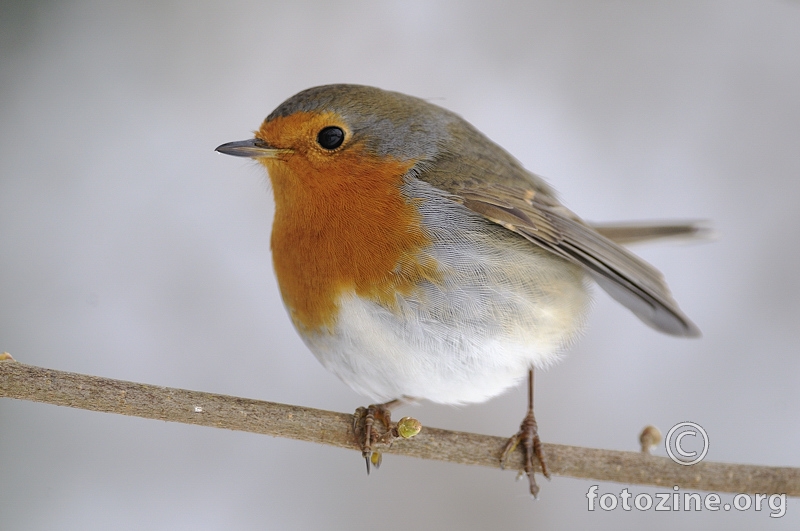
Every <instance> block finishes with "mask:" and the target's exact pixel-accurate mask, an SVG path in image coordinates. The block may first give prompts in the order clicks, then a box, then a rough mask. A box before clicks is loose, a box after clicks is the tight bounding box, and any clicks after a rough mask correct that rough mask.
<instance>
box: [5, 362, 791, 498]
mask: <svg viewBox="0 0 800 531" xmlns="http://www.w3.org/2000/svg"><path fill="white" fill-rule="evenodd" d="M0 397H8V398H17V399H21V400H32V401H36V402H44V403H48V404H55V405H59V406H69V407H74V408H80V409H88V410H92V411H102V412H106V413H117V414H121V415H131V416H135V417H143V418H151V419H158V420H166V421H172V422H182V423H185V424H197V425H200V426H209V427H214V428H227V429H230V430H239V431H248V432H253V433H263V434H265V435H272V436H274V437H287V438H290V439H299V440H302V441H310V442H316V443H321V444H329V445H332V446H338V447H340V448H349V449H353V450H357V449H358V445H357V444H356V440H355V436H354V434H353V416H352V415H348V414H344V413H334V412H331V411H323V410H319V409H312V408H305V407H299V406H291V405H286V404H277V403H274V402H263V401H260V400H251V399H247V398H237V397H232V396H226V395H217V394H212V393H202V392H198V391H187V390H184V389H174V388H170V387H158V386H154V385H146V384H139V383H133V382H125V381H121V380H112V379H109V378H99V377H96V376H87V375H83V374H75V373H70V372H63V371H56V370H51V369H44V368H41V367H33V366H30V365H24V364H22V363H18V362H15V361H11V360H9V361H0ZM505 442H506V439H504V438H502V437H492V436H488V435H477V434H473V433H462V432H456V431H449V430H440V429H436V428H428V427H425V428H423V429H422V432H421V433H420V434H419V435H417V436H416V437H415V438H413V439H409V440H403V439H399V440H397V441H395V443H394V444H393V445H392V446H391V447H389V448H382V449H381V451H383V452H385V453H390V454H399V455H407V456H412V457H419V458H422V459H437V460H440V461H450V462H452V463H463V464H468V465H482V466H488V467H493V468H498V467H499V463H500V461H499V458H500V453H501V451H502V449H503V446H504V444H505ZM543 446H544V454H545V456H546V457H547V465H548V468H549V469H550V472H551V473H552V474H555V475H560V476H570V477H574V478H585V479H593V480H597V481H614V482H617V483H625V484H637V485H655V486H661V487H670V488H671V487H672V486H674V485H677V486H678V487H680V488H682V489H692V490H703V491H713V492H731V493H751V494H752V493H764V494H786V495H788V496H800V468H790V467H766V466H753V465H736V464H728V463H710V462H702V463H698V464H696V465H693V466H680V465H677V464H675V463H673V462H672V461H671V460H669V459H667V458H664V457H654V456H650V455H646V454H643V453H636V452H619V451H613V450H596V449H590V448H578V447H575V446H564V445H557V444H544V445H543ZM508 466H509V467H511V468H520V467H521V466H522V458H521V454H520V452H515V453H514V455H512V456H510V457H509V463H508Z"/></svg>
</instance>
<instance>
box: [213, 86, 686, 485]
mask: <svg viewBox="0 0 800 531" xmlns="http://www.w3.org/2000/svg"><path fill="white" fill-rule="evenodd" d="M216 151H218V152H220V153H223V154H227V155H234V156H239V157H248V158H251V159H255V160H256V161H258V162H259V163H260V164H261V165H263V166H264V167H265V168H266V170H267V173H268V175H269V180H270V183H271V187H272V191H273V195H274V201H275V214H274V221H273V225H272V236H271V250H272V260H273V266H274V271H275V275H276V277H277V281H278V285H279V288H280V293H281V297H282V299H283V303H284V305H285V307H286V309H287V311H288V314H289V317H290V319H291V321H292V323H293V325H294V327H295V328H296V330H297V332H298V333H299V335H300V336H301V337H302V339H303V341H304V342H305V344H306V345H307V346H308V348H309V349H310V350H311V352H312V353H313V354H314V355H315V356H316V357H317V359H318V360H319V361H320V362H321V363H322V365H323V366H324V367H325V368H327V369H328V370H330V371H331V372H333V373H334V374H335V375H336V376H338V377H339V378H340V379H341V380H342V381H343V382H344V383H346V384H347V385H349V386H350V387H351V388H352V389H353V390H354V391H356V392H357V393H359V394H362V395H365V396H366V397H368V398H369V399H370V400H372V401H374V403H373V404H372V405H370V406H369V407H367V408H359V410H357V412H356V417H355V418H356V422H355V427H354V430H355V431H356V432H357V436H358V438H359V439H358V441H359V445H360V446H361V449H362V455H363V457H364V458H365V460H366V462H367V472H369V467H370V462H372V463H373V465H375V466H377V465H379V464H380V453H379V452H377V451H373V446H375V445H376V444H377V443H378V442H380V441H386V440H391V437H392V432H391V426H392V424H391V419H390V412H391V410H392V409H393V408H394V407H396V406H397V405H399V404H401V403H403V402H406V401H412V400H428V401H431V402H435V403H440V404H469V403H478V402H484V401H486V400H488V399H490V398H492V397H495V396H497V395H499V394H501V393H503V392H504V391H506V390H507V389H509V388H511V387H513V386H515V385H517V384H518V383H519V382H520V381H522V380H524V379H525V378H526V377H527V379H528V404H527V406H528V407H527V411H526V415H525V417H524V418H523V421H522V423H521V425H520V430H519V432H517V433H516V434H515V435H514V436H512V437H511V438H510V439H509V441H508V443H507V444H506V446H505V448H504V449H503V451H502V454H501V456H500V462H501V464H503V465H504V464H505V462H506V460H507V458H508V455H509V454H510V452H512V451H515V450H516V449H517V448H520V450H521V451H522V452H523V471H524V473H525V474H526V475H527V477H528V480H529V481H528V482H529V490H530V493H531V494H532V495H533V496H534V497H536V496H537V495H538V492H539V486H538V484H537V483H536V480H535V477H534V475H535V474H534V472H535V468H534V460H536V461H538V463H539V465H540V467H541V471H542V473H543V474H544V475H545V476H546V477H548V478H549V472H548V470H547V466H546V461H545V458H544V455H543V452H542V446H541V441H540V438H539V435H538V425H537V423H536V420H535V416H534V413H533V395H534V393H533V383H534V378H533V376H534V370H535V369H542V368H545V367H547V366H548V365H551V364H552V363H553V362H555V361H556V360H557V359H559V358H560V357H561V356H562V354H563V353H564V351H565V350H566V349H567V348H568V347H569V346H570V345H571V344H572V343H573V342H574V341H575V340H576V338H577V337H578V335H579V334H580V333H581V331H582V330H583V329H584V327H585V324H586V320H587V319H586V318H587V310H588V309H589V306H590V300H591V295H590V291H591V286H590V284H591V283H592V282H594V283H596V284H598V285H599V286H600V287H601V288H602V289H603V290H605V291H606V292H607V293H608V294H609V295H611V297H613V298H614V299H616V300H617V301H619V302H620V303H621V304H622V305H623V306H625V307H627V308H628V309H629V310H630V311H632V312H633V313H634V314H635V315H636V316H637V317H638V318H639V319H640V320H641V321H643V322H644V323H645V324H647V325H649V326H650V327H652V328H654V329H656V330H658V331H660V332H663V333H666V334H670V335H673V336H682V337H697V336H699V335H700V331H699V329H698V328H697V326H696V325H695V324H694V323H692V321H691V320H689V318H688V317H686V315H684V313H683V312H682V311H681V310H680V308H679V307H678V304H677V303H676V302H675V300H674V299H673V297H672V295H671V293H670V290H669V288H668V287H667V285H666V283H665V281H664V279H663V276H662V275H661V273H660V272H659V271H658V270H657V269H655V268H654V267H653V266H651V265H650V264H648V263H647V262H645V261H644V260H642V259H641V258H639V257H637V256H636V255H634V254H633V253H631V252H630V251H628V250H627V249H626V248H625V247H623V246H622V244H628V243H634V242H638V241H646V240H650V239H657V238H661V237H665V236H676V235H692V234H695V233H697V232H698V231H699V230H700V229H699V228H698V225H697V224H696V223H694V222H676V223H643V224H641V223H640V224H636V223H628V224H625V223H621V224H608V225H592V224H590V223H588V222H585V221H583V220H582V219H581V218H580V217H578V216H577V215H576V214H574V213H573V212H572V211H570V210H569V209H567V208H566V207H565V206H564V205H563V204H562V203H561V202H560V201H559V199H558V197H557V195H556V192H555V191H554V190H553V188H551V187H550V185H548V184H547V183H546V182H545V180H544V179H543V178H542V177H540V176H538V175H536V174H534V173H532V172H530V171H528V170H526V169H525V168H524V167H523V166H522V164H521V163H520V162H519V161H518V160H517V159H516V158H514V157H513V156H512V155H511V154H509V153H508V152H507V151H506V150H504V149H503V148H502V147H500V146H499V145H497V144H496V143H494V142H493V141H491V140H490V139H489V138H488V137H486V136H485V135H484V134H482V133H481V132H480V131H478V130H477V129H476V128H475V127H474V126H472V125H471V124H470V123H469V122H467V121H466V120H465V119H463V118H462V117H461V116H459V115H458V114H456V113H454V112H451V111H449V110H447V109H445V108H443V107H440V106H438V105H435V104H433V103H430V102H429V101H426V100H424V99H420V98H417V97H413V96H409V95H405V94H401V93H399V92H393V91H388V90H383V89H379V88H375V87H370V86H365V85H354V84H332V85H323V86H317V87H313V88H309V89H306V90H303V91H301V92H299V93H297V94H295V95H294V96H292V97H290V98H289V99H287V100H286V101H284V102H283V103H281V104H280V105H279V106H278V107H277V108H276V109H275V110H274V111H272V113H270V114H269V115H268V116H267V118H266V119H265V120H264V121H263V123H262V124H261V126H260V127H259V129H258V130H257V131H256V132H255V134H254V137H253V138H251V139H247V140H243V141H236V142H229V143H226V144H223V145H220V146H219V147H217V148H216ZM380 424H382V425H383V429H384V430H388V431H385V433H384V435H381V434H380V433H378V431H379V430H378V428H379V425H380ZM387 438H388V439H387Z"/></svg>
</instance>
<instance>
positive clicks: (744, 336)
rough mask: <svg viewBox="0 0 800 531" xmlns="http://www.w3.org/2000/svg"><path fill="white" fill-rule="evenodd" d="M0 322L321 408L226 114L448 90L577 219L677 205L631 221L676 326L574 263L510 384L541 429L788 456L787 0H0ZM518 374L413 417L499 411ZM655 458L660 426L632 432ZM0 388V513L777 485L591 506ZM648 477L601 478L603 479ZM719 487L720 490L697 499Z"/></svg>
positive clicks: (794, 204) (489, 520) (261, 180)
mask: <svg viewBox="0 0 800 531" xmlns="http://www.w3.org/2000/svg"><path fill="white" fill-rule="evenodd" d="M0 6H1V7H0V351H3V350H7V351H9V352H11V353H12V354H13V355H14V356H15V357H16V358H17V359H18V360H19V361H22V362H24V363H29V364H34V365H40V366H44V367H50V368H54V369H62V370H68V371H75V372H81V373H88V374H94V375H100V376H107V377H113V378H120V379H125V380H132V381H137V382H146V383H151V384H158V385H165V386H174V387H183V388H189V389H196V390H203V391H210V392H217V393H226V394H231V395H237V396H243V397H250V398H257V399H264V400H271V401H278V402H286V403H292V404H300V405H305V406H312V407H317V408H324V409H331V410H337V411H346V412H350V411H352V410H354V409H355V408H356V407H357V406H359V405H363V404H364V403H365V400H364V399H363V398H362V397H360V396H357V395H356V394H355V393H353V392H352V391H350V390H349V389H348V388H347V387H346V386H345V385H344V384H342V383H341V382H339V381H338V380H337V379H336V378H335V377H334V376H332V375H331V374H329V373H327V372H326V371H325V370H324V369H323V368H322V367H321V366H320V365H319V364H318V363H317V361H316V360H315V359H314V357H313V356H312V355H311V354H310V353H309V352H308V351H307V349H306V348H305V347H304V345H303V344H302V343H301V341H300V340H299V338H298V336H297V335H296V334H295V332H294V330H293V329H292V327H291V325H290V322H289V320H288V318H287V317H286V315H285V312H284V310H283V307H282V305H281V302H280V298H279V295H278V291H277V287H276V283H275V280H274V276H273V273H272V270H271V258H270V251H269V234H270V223H271V219H272V209H273V204H272V197H271V191H270V189H269V185H268V184H267V180H266V176H265V174H264V173H263V171H262V170H261V168H260V167H258V166H257V165H256V164H255V163H252V162H250V161H245V160H239V159H233V158H231V157H225V156H222V155H219V154H217V153H215V152H214V148H215V147H216V146H217V145H219V144H221V143H223V142H227V141H231V140H240V139H244V138H247V137H249V136H250V135H251V132H252V131H253V130H254V129H256V128H257V127H258V125H259V124H260V122H261V120H262V119H263V118H264V117H265V116H266V115H267V114H268V113H269V112H270V111H271V110H272V109H273V108H274V107H276V106H277V105H278V104H279V103H281V102H282V101H283V100H284V99H286V98H288V97H289V96H291V95H292V94H294V93H295V92H297V91H299V90H301V89H304V88H307V87H310V86H313V85H318V84H324V83H334V82H349V83H364V84H370V85H376V86H379V87H383V88H387V89H392V90H397V91H401V92H406V93H409V94H413V95H416V96H420V97H424V98H430V99H431V101H433V102H435V103H437V104H439V105H442V106H445V107H447V108H449V109H452V110H454V111H456V112H458V113H460V114H461V115H463V116H464V117H465V118H467V119H468V120H469V121H471V122H472V123H473V124H475V125H476V126H477V127H478V128H479V129H481V130H482V131H483V132H485V133H486V134H488V135H489V137H491V138H492V139H494V140H495V141H497V142H498V143H499V144H501V145H502V146H504V147H505V148H507V149H508V150H509V151H510V152H511V153H513V154H514V155H515V156H516V157H518V158H519V159H520V160H521V161H522V162H523V163H524V164H525V166H526V167H528V168H529V169H531V170H532V171H535V172H537V173H539V174H541V175H543V176H545V177H546V178H547V179H548V180H549V182H550V183H551V184H553V185H554V186H555V188H556V189H558V190H559V191H560V192H561V197H562V198H563V200H564V202H565V203H566V204H567V205H568V206H569V207H571V208H572V209H573V210H575V211H576V212H578V213H579V214H581V215H582V216H584V217H585V218H587V219H590V220H595V221H611V220H624V219H666V218H683V219H686V218H689V219H696V218H703V219H710V220H713V223H714V226H715V228H716V230H717V232H718V234H719V237H718V239H717V240H716V241H714V242H712V243H703V244H691V245H686V244H675V243H672V244H670V243H666V244H662V245H658V246H645V247H638V248H637V249H636V250H637V252H639V253H640V254H641V255H642V256H644V257H645V258H646V259H648V260H649V261H651V262H652V263H653V264H655V265H656V266H657V267H659V268H660V269H661V270H662V271H663V272H664V273H665V275H666V276H667V278H668V280H669V282H670V285H671V287H672V289H673V292H674V294H675V296H676V298H677V299H678V301H679V302H680V304H681V306H682V308H683V309H684V310H685V311H686V313H687V314H688V315H689V316H690V317H691V318H692V319H693V320H694V321H695V322H696V323H697V324H698V325H699V326H700V328H701V329H702V330H703V333H704V337H703V338H702V339H700V340H680V339H675V338H671V337H667V336H664V335H661V334H658V333H656V332H654V331H653V330H651V329H649V328H647V327H646V326H644V325H642V324H641V323H640V322H639V321H638V320H637V319H636V318H635V317H633V316H632V315H631V314H630V313H629V312H627V311H626V310H625V309H624V308H622V307H620V306H619V305H618V304H616V303H614V302H613V301H612V300H611V299H610V298H609V297H607V296H606V295H605V294H604V293H602V292H600V291H599V290H596V297H595V298H596V302H595V307H594V311H593V314H592V317H591V319H590V323H589V327H588V330H587V331H586V334H585V335H584V337H583V338H582V340H581V341H580V342H579V343H578V344H577V345H576V346H575V347H574V348H572V349H571V351H570V352H569V355H568V356H567V357H566V358H565V359H564V361H563V362H562V363H560V364H559V365H557V366H555V367H553V368H552V369H550V370H549V371H547V372H546V373H540V375H539V377H538V381H537V390H536V392H537V396H536V401H537V418H538V421H539V426H540V433H541V435H542V437H543V439H544V440H545V441H546V442H552V443H563V444H570V445H580V446H589V447H597V448H610V449H620V450H626V449H627V450H636V449H637V448H638V443H637V436H638V433H639V431H640V430H641V428H642V427H643V426H645V425H646V424H655V425H656V426H658V427H660V428H661V430H662V432H665V433H666V431H667V430H668V429H669V428H670V427H671V426H672V425H674V424H676V423H677V422H680V421H685V420H691V421H694V422H697V423H699V424H701V425H702V426H703V427H704V428H705V429H706V430H707V432H708V433H709V436H710V439H711V446H710V451H709V453H708V457H707V458H708V459H710V460H715V461H728V462H736V463H752V464H762V465H779V466H795V467H797V466H800V453H798V448H800V422H799V421H800V407H798V404H800V385H798V383H799V382H798V376H800V352H798V350H800V348H798V347H800V335H799V334H798V331H797V325H798V324H800V276H799V275H798V269H800V208H798V202H799V201H800V179H799V178H798V177H799V176H800V3H798V2H794V1H787V0H774V1H770V0H765V1H758V2H755V1H753V2H742V1H736V2H734V1H719V2H661V3H656V2H646V3H642V2H634V1H629V2H621V1H616V2H610V1H609V2H593V1H585V2H574V1H563V0H558V1H550V2H543V1H538V2H529V3H523V2H477V1H474V2H455V1H451V2H419V1H418V2H413V1H412V2H403V3H399V2H398V3H392V2H361V3H358V2H328V3H324V2H311V1H295V2H259V1H251V2H246V1H229V2H220V3H210V2H129V3H118V4H114V5H112V3H108V2H99V1H96V2H92V1H63V2H45V1H26V2H3V3H2V4H0ZM524 407H525V393H524V390H523V389H522V388H521V387H520V388H519V389H516V390H514V391H512V392H509V393H507V394H506V395H504V396H502V397H500V398H497V399H495V400H493V401H491V402H488V403H486V404H481V405H474V406H469V407H461V408H454V407H443V406H434V405H431V404H422V405H421V406H418V407H415V408H413V407H410V408H405V409H403V410H401V414H403V413H405V414H409V413H411V414H413V415H414V416H416V417H417V418H419V419H420V420H421V421H422V422H423V424H426V425H429V426H436V427H442V428H451V429H458V430H465V431H473V432H479V433H488V434H493V435H502V436H506V435H511V434H512V433H513V432H514V431H516V429H517V426H518V424H519V421H520V420H521V418H522V415H523V413H524ZM656 453H657V454H659V455H665V452H664V449H663V447H660V448H659V449H658V450H657V451H656ZM514 475H515V474H514V472H510V471H507V472H500V471H499V470H492V469H483V468H477V467H467V466H456V465H451V464H444V463H438V462H427V461H419V460H413V459H407V458H401V457H395V456H391V455H390V456H387V457H386V458H385V459H384V465H383V467H382V468H381V470H380V471H379V472H378V473H374V474H372V475H371V476H370V477H367V476H366V475H365V473H364V464H363V462H362V460H361V458H360V456H359V455H357V453H355V452H352V451H344V450H339V449H334V448H328V447H323V446H319V445H313V444H308V443H302V442H297V441H290V440H281V439H273V438H270V437H264V436H256V435H251V434H243V433H234V432H229V431H223V430H214V429H208V428H199V427H194V426H183V425H175V424H167V423H163V422H157V421H151V420H141V419H135V418H127V417H122V416H114V415H107V414H100V413H90V412H85V411H78V410H71V409H67V408H59V407H54V406H49V405H42V404H34V403H28V402H19V401H12V400H2V401H0V528H2V529H3V530H4V531H12V530H14V531H16V530H26V531H34V530H72V529H81V530H87V529H89V530H94V529H98V530H99V529H103V530H105V529H119V530H126V529H150V530H161V529H163V530H177V529H192V530H206V529H237V530H238V529H241V530H249V529H311V528H313V529H348V530H361V529H384V530H393V529H408V528H409V525H411V524H409V523H408V522H409V521H412V522H414V524H413V525H414V527H420V528H440V529H444V528H451V529H456V528H457V529H486V528H494V529H534V528H551V529H552V528H565V529H574V528H593V529H620V528H633V527H634V526H636V527H641V526H646V527H647V529H650V530H660V529H674V528H675V527H677V526H680V527H681V528H684V529H723V528H724V529H729V530H730V529H751V528H754V527H762V526H767V525H769V528H770V529H797V528H798V522H800V503H798V502H797V500H792V501H790V502H789V505H788V507H787V514H786V516H785V517H784V518H782V519H779V520H776V519H771V518H769V516H768V514H769V510H766V509H765V510H762V511H761V512H756V511H754V510H752V509H751V510H750V511H747V512H737V511H730V512H724V511H721V512H719V513H711V512H708V511H703V512H701V513H685V512H675V513H669V514H665V513H655V512H654V511H652V510H651V511H649V512H646V513H641V512H635V511H634V512H624V511H622V510H621V509H617V510H616V511H613V512H608V513H606V512H602V511H599V510H598V511H595V512H591V513H590V512H588V511H587V502H586V492H587V490H588V488H589V486H590V485H592V484H595V483H597V482H590V481H579V480H573V479H567V478H560V477H556V478H554V479H553V480H552V481H550V482H547V481H543V482H542V483H543V485H542V494H541V499H540V500H539V501H538V502H532V501H531V500H530V499H529V497H528V495H527V494H526V485H525V483H524V482H520V483H517V482H515V481H514ZM624 487H628V488H629V490H630V492H632V493H633V494H637V493H641V492H646V493H653V492H659V491H663V490H664V489H660V490H659V489H651V488H644V487H639V486H636V485H632V486H631V485H617V484H613V483H601V484H600V489H599V492H600V493H604V492H610V493H618V492H619V491H620V490H621V489H622V488H624ZM726 499H727V501H728V502H730V500H731V498H730V497H728V498H726Z"/></svg>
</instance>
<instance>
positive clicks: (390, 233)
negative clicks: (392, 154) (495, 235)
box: [259, 117, 438, 332]
mask: <svg viewBox="0 0 800 531" xmlns="http://www.w3.org/2000/svg"><path fill="white" fill-rule="evenodd" d="M292 118H293V117H288V118H284V119H281V120H291V119H292ZM284 125H285V124H284ZM262 132H263V128H262ZM259 136H261V134H259ZM326 156H327V157H328V158H327V159H325V160H321V159H320V157H316V158H315V156H312V154H308V153H304V152H303V151H302V150H298V151H296V152H295V153H294V154H292V155H289V156H287V157H285V158H283V159H282V160H277V159H272V160H270V159H262V162H263V163H264V164H265V165H266V166H267V168H268V170H269V174H270V180H271V181H272V186H273V190H274V194H275V221H274V224H273V229H272V253H273V262H274V265H275V272H276V274H277V277H278V283H279V284H280V289H281V294H282V296H283V300H284V303H285V304H286V306H287V307H288V308H289V311H290V314H291V317H292V320H293V322H294V324H295V326H297V327H298V329H300V330H301V331H309V332H312V331H318V330H321V329H325V328H327V329H329V330H330V329H331V328H332V327H333V326H334V325H335V322H336V316H337V313H338V305H337V301H338V299H339V297H340V295H342V294H343V293H352V292H354V293H355V294H357V295H358V296H360V297H365V298H369V299H371V300H373V301H376V302H378V303H380V304H382V305H384V306H385V307H387V308H390V309H392V308H394V307H396V304H397V294H398V293H399V294H402V295H409V294H410V293H411V292H412V291H413V290H414V289H415V287H416V286H417V285H418V284H419V282H420V281H422V280H431V281H436V278H437V276H438V274H437V270H436V263H435V261H434V260H433V259H432V258H430V257H425V254H424V249H425V247H427V246H428V245H429V244H430V243H431V242H430V239H429V237H428V235H427V233H426V231H425V230H424V229H423V228H422V226H421V218H420V215H419V212H418V211H417V208H416V206H415V204H414V201H415V200H414V199H411V200H409V199H406V198H405V197H403V196H402V194H401V191H400V187H401V185H402V183H403V176H404V175H405V174H406V172H408V170H409V169H410V167H411V166H412V164H413V163H410V162H400V161H397V160H377V158H376V157H375V156H372V155H370V154H367V153H366V150H364V149H363V148H362V147H361V146H359V145H357V144H355V145H351V146H349V147H348V149H347V150H343V151H341V152H338V153H335V154H326ZM417 201H418V200H417Z"/></svg>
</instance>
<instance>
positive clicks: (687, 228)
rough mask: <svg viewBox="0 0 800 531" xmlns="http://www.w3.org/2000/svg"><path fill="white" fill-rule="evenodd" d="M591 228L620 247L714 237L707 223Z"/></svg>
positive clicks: (643, 223) (608, 225) (634, 224)
mask: <svg viewBox="0 0 800 531" xmlns="http://www.w3.org/2000/svg"><path fill="white" fill-rule="evenodd" d="M591 227H592V228H593V229H594V230H596V231H597V232H599V233H600V234H602V235H603V236H605V237H606V238H608V239H609V240H611V241H613V242H614V243H618V244H620V245H630V244H633V243H641V242H649V241H654V240H665V239H676V240H687V241H689V240H710V239H712V238H713V237H714V232H713V231H712V230H711V227H710V226H709V222H708V221H678V222H665V221H644V222H638V221H632V222H626V223H592V224H591Z"/></svg>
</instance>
